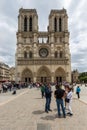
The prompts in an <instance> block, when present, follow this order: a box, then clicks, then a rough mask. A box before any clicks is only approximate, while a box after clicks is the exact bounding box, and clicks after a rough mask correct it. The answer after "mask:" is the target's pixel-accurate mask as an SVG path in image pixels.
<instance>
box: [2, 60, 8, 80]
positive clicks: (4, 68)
mask: <svg viewBox="0 0 87 130" xmlns="http://www.w3.org/2000/svg"><path fill="white" fill-rule="evenodd" d="M8 80H9V66H8V65H7V64H5V63H3V62H0V82H2V81H8Z"/></svg>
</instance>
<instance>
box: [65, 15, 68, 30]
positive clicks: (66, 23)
mask: <svg viewBox="0 0 87 130" xmlns="http://www.w3.org/2000/svg"><path fill="white" fill-rule="evenodd" d="M64 22H65V31H68V16H67V15H66V16H65V19H64Z"/></svg>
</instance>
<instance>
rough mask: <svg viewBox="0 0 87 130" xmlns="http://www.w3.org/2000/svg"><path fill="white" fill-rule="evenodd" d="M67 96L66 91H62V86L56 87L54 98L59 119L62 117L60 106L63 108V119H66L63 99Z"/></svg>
mask: <svg viewBox="0 0 87 130" xmlns="http://www.w3.org/2000/svg"><path fill="white" fill-rule="evenodd" d="M64 96H65V90H63V89H61V85H58V84H57V85H56V90H55V92H54V97H55V98H56V104H57V111H58V117H59V118H60V117H61V112H60V106H61V108H62V112H63V117H64V118H66V113H65V108H64V101H63V97H64Z"/></svg>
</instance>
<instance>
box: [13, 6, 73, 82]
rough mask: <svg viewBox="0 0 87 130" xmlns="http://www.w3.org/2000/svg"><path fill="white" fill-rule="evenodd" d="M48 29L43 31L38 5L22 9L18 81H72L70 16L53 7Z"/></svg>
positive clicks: (19, 21) (18, 40) (20, 11)
mask: <svg viewBox="0 0 87 130" xmlns="http://www.w3.org/2000/svg"><path fill="white" fill-rule="evenodd" d="M48 20H49V25H48V27H47V31H39V30H38V28H39V25H38V14H37V11H36V9H23V8H20V9H19V15H18V31H17V34H16V35H17V49H16V55H15V58H16V59H15V65H16V72H15V78H16V82H18V81H22V82H63V81H67V82H71V55H70V49H69V31H68V16H67V12H66V10H65V9H61V10H51V11H50V14H49V19H48Z"/></svg>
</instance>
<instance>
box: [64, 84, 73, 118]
mask: <svg viewBox="0 0 87 130" xmlns="http://www.w3.org/2000/svg"><path fill="white" fill-rule="evenodd" d="M66 91H67V95H66V98H65V102H66V110H68V112H67V114H68V115H70V116H72V115H73V112H72V108H71V104H72V88H71V87H70V86H66Z"/></svg>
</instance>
